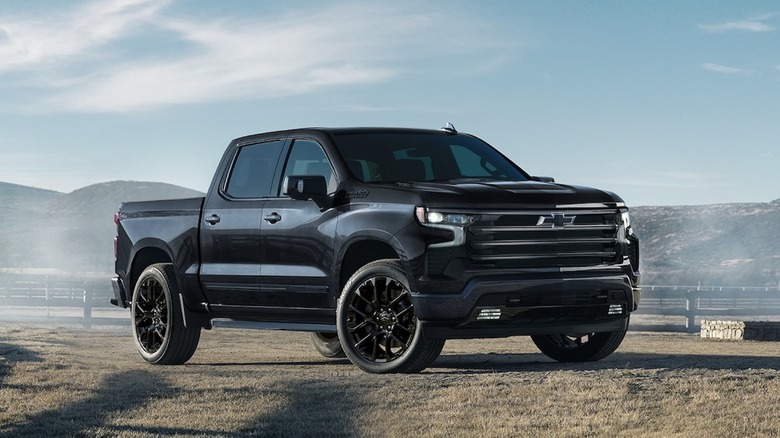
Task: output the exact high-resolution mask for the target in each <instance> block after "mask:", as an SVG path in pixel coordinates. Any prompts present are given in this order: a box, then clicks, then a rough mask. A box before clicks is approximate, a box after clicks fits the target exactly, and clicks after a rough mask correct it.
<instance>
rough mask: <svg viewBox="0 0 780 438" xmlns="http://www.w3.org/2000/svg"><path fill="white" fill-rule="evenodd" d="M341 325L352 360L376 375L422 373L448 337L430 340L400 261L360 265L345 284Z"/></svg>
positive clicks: (339, 310) (338, 318) (338, 323)
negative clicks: (416, 310) (427, 337)
mask: <svg viewBox="0 0 780 438" xmlns="http://www.w3.org/2000/svg"><path fill="white" fill-rule="evenodd" d="M336 327H337V329H338V335H339V339H340V341H341V346H342V348H343V350H344V353H345V354H346V355H347V358H348V359H349V360H350V361H351V362H352V363H353V364H355V365H357V366H358V367H359V368H361V369H362V370H364V371H367V372H370V373H416V372H419V371H421V370H423V369H425V367H427V366H428V365H430V364H431V363H432V362H433V361H434V360H435V359H436V358H437V357H438V356H439V353H441V350H442V348H443V347H444V342H445V341H444V340H443V339H426V338H425V337H424V336H423V334H422V325H421V324H420V322H419V321H418V320H417V316H416V315H415V313H414V301H413V298H412V293H411V290H410V288H409V281H408V279H407V277H406V274H405V273H404V270H403V267H402V265H401V263H400V261H398V260H391V259H385V260H377V261H374V262H371V263H369V264H367V265H365V266H363V267H362V268H360V269H358V271H357V272H355V274H354V275H352V277H351V278H350V279H349V281H348V282H347V284H346V285H345V286H344V290H343V291H342V294H341V297H340V298H339V302H338V308H337V312H336Z"/></svg>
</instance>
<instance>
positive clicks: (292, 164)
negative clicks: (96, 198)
mask: <svg viewBox="0 0 780 438" xmlns="http://www.w3.org/2000/svg"><path fill="white" fill-rule="evenodd" d="M289 175H322V176H324V177H325V180H326V181H327V182H328V191H329V192H330V193H333V192H335V191H336V186H337V184H336V179H335V176H334V174H333V169H332V167H331V165H330V162H329V160H328V158H327V156H326V155H325V153H324V151H323V149H322V147H321V146H320V145H319V144H318V143H317V142H315V141H313V140H308V139H298V140H294V141H293V143H292V146H291V149H290V153H289V157H288V159H287V163H286V165H285V168H284V172H283V173H282V175H281V179H280V181H284V177H285V176H289ZM336 221H337V212H336V210H334V209H330V210H327V211H325V212H322V211H320V208H319V207H318V206H317V204H316V203H315V202H314V201H311V200H309V201H296V200H293V199H290V198H288V197H286V196H285V195H284V194H283V193H279V194H278V197H276V198H268V199H267V200H266V202H265V205H264V206H263V221H262V224H261V225H260V229H261V237H260V247H261V261H262V267H261V270H260V276H261V286H260V289H261V295H262V296H263V300H264V302H265V303H267V305H269V306H274V307H284V308H296V309H312V310H313V309H333V308H335V299H334V297H333V294H332V293H331V291H330V289H329V286H330V283H329V281H330V278H331V271H332V268H333V263H334V253H333V240H334V236H335V233H336ZM315 313H317V312H315ZM331 313H332V312H331Z"/></svg>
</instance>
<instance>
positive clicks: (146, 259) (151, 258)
mask: <svg viewBox="0 0 780 438" xmlns="http://www.w3.org/2000/svg"><path fill="white" fill-rule="evenodd" d="M139 243H141V242H139ZM142 245H143V246H142V247H141V248H139V249H138V250H137V251H136V252H135V253H134V255H133V257H132V259H131V261H130V270H129V272H128V275H129V278H128V280H129V282H130V283H129V284H128V289H129V290H130V291H132V290H133V289H134V288H135V283H136V282H137V281H138V278H139V277H140V276H141V273H142V272H144V269H146V268H148V267H149V266H151V265H154V264H156V263H173V257H172V256H171V254H170V252H169V251H168V250H167V248H165V247H164V246H160V244H159V242H155V241H151V242H146V243H143V244H142Z"/></svg>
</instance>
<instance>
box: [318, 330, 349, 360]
mask: <svg viewBox="0 0 780 438" xmlns="http://www.w3.org/2000/svg"><path fill="white" fill-rule="evenodd" d="M310 338H311V343H312V344H314V349H316V350H317V352H318V353H320V354H321V355H323V356H325V357H330V358H336V357H347V355H346V354H344V350H343V349H342V348H341V342H339V335H338V334H337V333H311V334H310Z"/></svg>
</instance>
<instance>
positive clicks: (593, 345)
mask: <svg viewBox="0 0 780 438" xmlns="http://www.w3.org/2000/svg"><path fill="white" fill-rule="evenodd" d="M625 336H626V331H625V330H619V331H615V332H605V333H585V334H576V335H566V334H561V335H537V336H531V339H532V340H533V341H534V344H536V346H537V347H538V348H539V350H541V351H542V353H544V354H545V355H546V356H547V357H549V358H551V359H555V360H557V361H558V362H590V361H595V360H599V359H603V358H605V357H607V356H609V355H610V354H612V353H613V352H614V351H615V350H617V348H618V347H619V346H620V343H621V342H622V341H623V337H625Z"/></svg>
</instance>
